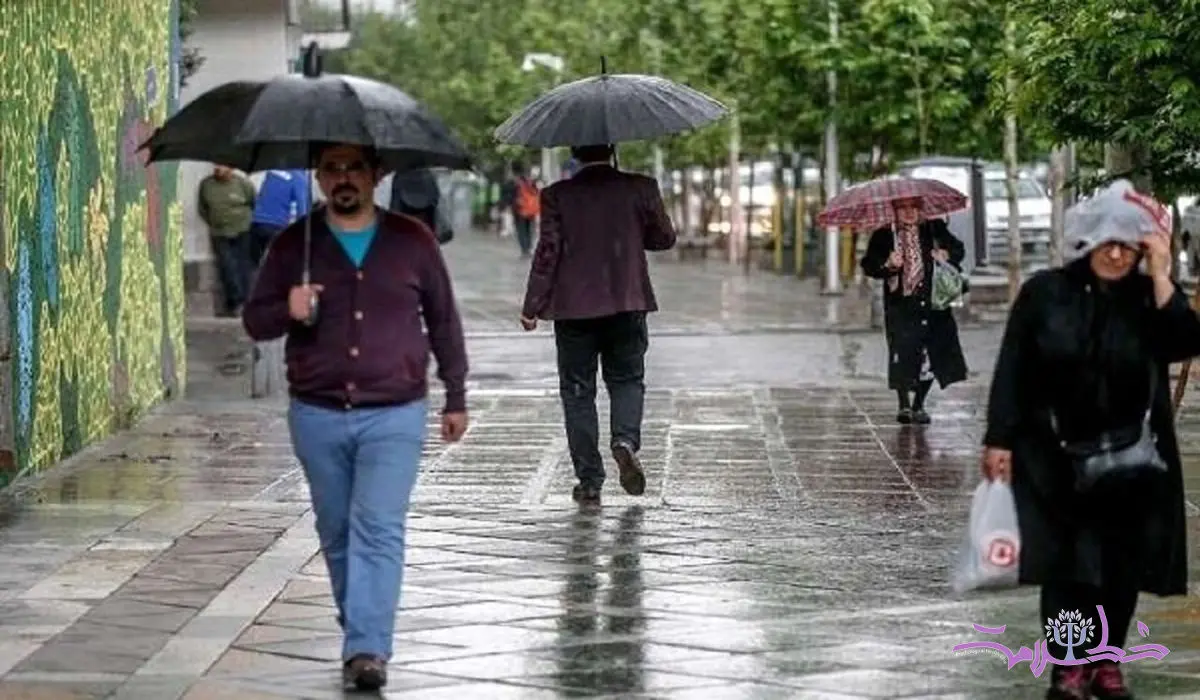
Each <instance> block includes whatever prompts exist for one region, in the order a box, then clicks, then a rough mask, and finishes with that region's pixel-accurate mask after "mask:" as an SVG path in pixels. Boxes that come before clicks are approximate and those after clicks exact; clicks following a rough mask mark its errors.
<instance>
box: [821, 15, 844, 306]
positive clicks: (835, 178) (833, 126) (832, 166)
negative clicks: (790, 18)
mask: <svg viewBox="0 0 1200 700" xmlns="http://www.w3.org/2000/svg"><path fill="white" fill-rule="evenodd" d="M828 2H829V41H830V43H831V44H832V45H833V46H834V47H835V48H836V46H837V43H838V6H837V0H828ZM825 79H826V82H827V83H828V85H829V114H828V116H827V117H826V120H825V201H826V202H827V203H828V202H829V200H831V199H833V197H834V196H835V195H837V193H838V183H839V181H840V180H841V178H840V177H839V173H838V135H837V71H836V70H834V69H833V68H830V69H829V71H828V73H826V76H825ZM840 239H841V231H840V230H838V227H837V226H830V227H829V228H827V229H825V290H824V292H825V293H826V294H841V293H842V273H841V259H840V257H839V255H838V253H839V252H840V251H839V248H838V246H839V243H840Z"/></svg>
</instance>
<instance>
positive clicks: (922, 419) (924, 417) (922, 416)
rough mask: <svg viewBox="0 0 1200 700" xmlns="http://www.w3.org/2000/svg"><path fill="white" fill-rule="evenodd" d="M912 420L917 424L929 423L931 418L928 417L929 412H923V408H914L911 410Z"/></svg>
mask: <svg viewBox="0 0 1200 700" xmlns="http://www.w3.org/2000/svg"><path fill="white" fill-rule="evenodd" d="M912 420H913V422H914V423H916V424H918V425H929V423H930V421H931V420H932V419H931V418H930V417H929V414H928V413H926V412H925V409H923V408H915V409H913V412H912Z"/></svg>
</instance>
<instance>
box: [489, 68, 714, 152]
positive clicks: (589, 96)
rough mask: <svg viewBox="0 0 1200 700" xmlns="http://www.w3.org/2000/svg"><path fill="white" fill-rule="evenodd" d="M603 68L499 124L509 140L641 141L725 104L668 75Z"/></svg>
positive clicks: (499, 134)
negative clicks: (592, 75) (610, 71)
mask: <svg viewBox="0 0 1200 700" xmlns="http://www.w3.org/2000/svg"><path fill="white" fill-rule="evenodd" d="M601 70H602V72H601V74H600V75H598V76H594V77H591V78H584V79H583V80H576V81H575V82H573V83H567V84H566V85H560V86H558V87H556V88H554V89H553V90H551V91H549V92H547V93H546V94H544V95H542V96H541V97H539V98H537V99H536V100H534V101H533V102H531V103H529V104H528V105H527V106H525V107H524V108H523V109H521V110H520V111H518V112H516V113H515V114H513V115H512V116H511V117H509V118H508V120H507V121H505V122H504V123H503V124H501V125H500V126H499V127H497V129H496V138H497V139H498V140H500V141H502V142H504V143H511V144H517V145H522V146H530V147H533V148H553V147H555V146H591V145H598V144H615V143H621V142H623V141H642V140H645V139H654V138H658V137H660V136H668V135H670V134H677V133H679V132H681V131H688V130H690V129H695V128H698V127H701V126H705V125H708V124H711V123H712V122H715V121H717V120H718V119H720V118H721V117H723V116H725V115H726V114H727V113H728V111H729V110H728V109H727V108H726V107H725V105H723V104H721V103H720V102H718V101H716V100H714V99H713V98H711V97H709V96H708V95H705V94H704V93H702V92H698V91H696V90H693V89H692V88H690V87H687V86H686V85H680V84H679V83H676V82H674V81H671V80H667V79H666V78H660V77H658V76H653V75H633V74H615V75H610V74H608V72H607V71H605V70H604V64H603V61H602V63H601Z"/></svg>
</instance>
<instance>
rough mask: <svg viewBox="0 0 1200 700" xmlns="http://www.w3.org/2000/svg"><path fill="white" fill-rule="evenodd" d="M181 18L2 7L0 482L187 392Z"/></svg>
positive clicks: (105, 7) (159, 9) (159, 12)
mask: <svg viewBox="0 0 1200 700" xmlns="http://www.w3.org/2000/svg"><path fill="white" fill-rule="evenodd" d="M177 12H178V9H177V7H175V6H174V4H173V3H172V2H164V1H163V0H106V1H105V2H103V3H100V2H64V1H63V0H21V1H20V2H0V277H2V279H0V290H2V292H0V295H2V296H3V299H2V300H0V328H2V329H3V330H4V333H3V338H0V340H2V341H3V346H2V347H0V456H2V459H0V486H2V485H4V484H6V483H8V482H9V481H11V479H12V478H13V477H14V476H15V475H17V474H18V473H21V472H25V471H29V470H36V469H39V468H41V467H43V466H45V465H48V464H51V463H53V462H55V461H57V460H59V459H61V458H62V457H64V456H66V455H68V454H70V453H72V452H75V451H76V450H78V449H80V448H81V447H82V446H83V445H86V444H87V443H89V442H92V441H94V440H97V439H99V438H102V437H104V436H106V435H107V434H109V433H110V432H111V431H113V430H114V429H117V428H120V427H122V426H124V425H128V424H129V423H131V422H132V421H134V420H136V419H137V417H138V416H139V415H140V414H141V413H142V412H143V411H144V410H145V409H146V408H147V407H149V406H151V405H152V404H154V403H155V402H157V401H159V400H160V399H162V398H163V397H164V396H169V395H171V394H172V393H175V392H178V391H179V390H180V389H181V388H182V385H183V382H184V376H185V374H184V369H185V368H184V324H183V276H182V268H181V261H182V259H183V249H182V247H183V235H182V226H181V223H182V212H181V210H180V207H179V205H178V203H177V201H176V182H177V167H176V166H174V165H166V166H152V167H150V168H146V167H145V166H144V163H143V160H142V157H141V154H139V153H138V152H137V151H136V148H137V145H138V144H139V143H140V142H141V141H142V140H144V139H145V138H147V137H148V136H149V135H150V133H151V131H152V130H153V129H154V127H155V126H156V125H158V124H159V123H161V122H162V120H163V119H164V118H165V117H166V116H167V114H168V113H170V111H171V110H172V109H174V108H175V106H176V102H177V97H178V93H177V90H176V89H175V86H176V85H177V80H176V64H175V61H173V60H172V57H173V56H175V55H177V53H176V52H177V51H178V46H177V45H176V42H175V37H176V34H177V33H176V31H175V22H176V21H177Z"/></svg>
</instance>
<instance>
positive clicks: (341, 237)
mask: <svg viewBox="0 0 1200 700" xmlns="http://www.w3.org/2000/svg"><path fill="white" fill-rule="evenodd" d="M378 226H379V223H378V222H371V225H370V226H368V227H366V228H363V229H359V230H357V231H348V230H343V229H339V228H338V227H336V226H334V225H333V224H330V225H329V229H330V230H331V231H333V235H334V236H335V237H336V238H337V239H338V243H341V244H342V250H345V251H346V255H347V256H349V258H350V259H351V260H353V261H354V266H355V267H362V264H363V260H364V259H366V257H367V251H368V250H370V248H371V241H373V240H375V230H376V229H377V228H378Z"/></svg>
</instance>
